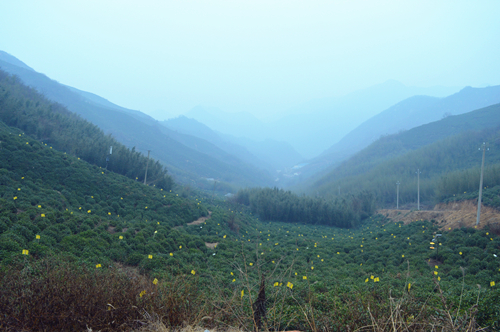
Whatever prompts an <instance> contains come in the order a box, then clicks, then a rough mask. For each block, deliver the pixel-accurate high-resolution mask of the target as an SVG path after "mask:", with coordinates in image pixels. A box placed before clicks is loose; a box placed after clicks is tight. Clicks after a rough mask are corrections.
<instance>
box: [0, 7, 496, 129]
mask: <svg viewBox="0 0 500 332" xmlns="http://www.w3.org/2000/svg"><path fill="white" fill-rule="evenodd" d="M499 17H500V1H498V0H491V1H483V0H480V1H457V0H452V1H440V0H432V1H426V0H418V1H416V0H397V1H383V0H376V1H367V0H363V1H355V0H346V1H333V0H328V1H323V0H321V1H319V0H318V1H315V0H303V1H294V0H286V1H272V0H251V1H249V0H231V1H220V0H201V1H191V0H174V1H170V0H158V1H147V0H146V1H145V0H141V1H125V0H117V1H112V0H104V1H103V0H99V1H93V0H83V1H80V0H71V1H68V0H61V1H57V0H44V1H38V0H32V1H27V0H2V1H0V50H3V51H6V52H8V53H10V54H12V55H14V56H15V57H17V58H19V59H20V60H21V61H24V62H25V63H26V64H27V65H29V66H31V67H32V68H34V69H35V70H37V71H39V72H42V73H44V74H46V75H47V76H49V77H51V78H53V79H56V80H57V81H59V82H61V83H64V84H67V85H71V86H74V87H76V88H79V89H82V90H86V91H90V92H94V93H96V94H98V95H100V96H102V97H105V98H107V99H109V100H110V101H112V102H114V103H117V104H119V105H121V106H124V107H128V108H132V109H138V110H141V111H143V112H145V113H148V114H150V115H152V116H154V117H156V118H158V119H160V120H162V119H164V118H166V117H169V116H171V115H177V114H179V113H183V112H185V111H187V110H189V109H190V108H192V107H194V106H196V105H199V104H201V105H207V106H212V107H219V108H221V109H223V110H225V111H229V112H234V111H249V112H251V113H253V114H255V115H256V116H258V117H261V116H264V115H265V114H269V113H270V112H274V111H283V110H285V109H287V108H289V107H292V106H294V105H296V104H298V103H301V102H305V101H307V100H310V99H313V98H322V97H330V96H335V95H342V94H345V93H347V92H350V91H354V90H357V89H360V88H364V87H368V86H371V85H374V84H377V83H381V82H384V81H386V80H388V79H395V80H398V81H400V82H402V83H404V84H406V85H413V86H433V85H444V86H465V85H471V86H484V85H487V84H490V85H497V84H500V61H499V60H498V59H499V57H500V37H499V36H500V19H499Z"/></svg>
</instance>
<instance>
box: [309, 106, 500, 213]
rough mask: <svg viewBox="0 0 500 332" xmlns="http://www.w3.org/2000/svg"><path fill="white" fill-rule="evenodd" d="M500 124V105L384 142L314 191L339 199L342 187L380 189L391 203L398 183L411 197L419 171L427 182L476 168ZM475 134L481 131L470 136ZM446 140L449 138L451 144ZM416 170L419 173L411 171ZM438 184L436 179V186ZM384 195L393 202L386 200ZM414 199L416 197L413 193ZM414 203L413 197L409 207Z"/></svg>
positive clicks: (322, 181) (492, 158)
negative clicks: (414, 175)
mask: <svg viewBox="0 0 500 332" xmlns="http://www.w3.org/2000/svg"><path fill="white" fill-rule="evenodd" d="M499 124H500V104H496V105H492V106H489V107H486V108H483V109H480V110H476V111H473V112H469V113H466V114H462V115H456V116H449V117H447V118H445V119H442V120H440V121H437V122H433V123H429V124H426V125H423V126H420V127H416V128H413V129H411V130H408V131H406V132H403V133H400V134H396V135H390V136H386V137H382V138H380V139H379V140H377V141H376V142H374V143H373V144H371V145H370V146H369V147H367V148H365V149H363V150H362V151H360V152H358V153H357V154H356V155H354V156H353V157H351V158H350V159H348V160H347V161H345V162H344V163H342V164H341V165H339V166H338V167H336V168H335V169H334V170H332V171H331V172H330V173H328V174H327V175H325V176H323V177H321V178H319V179H317V180H316V181H315V182H314V184H313V185H312V186H310V188H309V191H310V192H314V193H316V192H317V191H319V192H321V193H322V194H323V195H328V194H335V193H336V192H337V191H338V186H341V187H342V188H343V192H352V191H353V190H357V189H359V190H362V189H367V188H377V189H376V191H377V192H378V193H379V194H380V196H381V197H384V201H385V202H386V203H390V204H392V203H393V196H394V195H393V192H394V190H393V187H394V185H393V183H395V182H397V181H398V180H399V181H401V183H402V188H404V187H406V189H408V190H409V192H412V190H411V188H412V187H414V184H413V182H415V181H413V178H412V172H415V171H416V169H417V168H420V169H421V170H424V169H425V170H426V171H425V173H423V179H424V180H425V179H426V178H430V177H435V176H437V175H438V174H441V173H442V172H445V171H446V172H448V171H454V170H460V169H466V168H470V167H474V166H477V165H478V159H477V156H476V155H477V153H475V151H477V148H478V147H479V145H480V144H481V143H482V142H483V141H488V140H490V141H491V142H495V140H496V138H495V137H496V136H495V132H496V131H495V129H494V128H495V127H497V126H498V125H499ZM485 128H493V129H485ZM470 130H473V131H474V130H475V131H479V132H476V133H473V132H467V131H470ZM460 133H462V134H460ZM454 135H455V136H454ZM446 137H450V138H449V139H448V140H447V139H446ZM451 137H454V138H451ZM434 142H435V143H434ZM431 143H433V144H431ZM494 144H496V143H494ZM412 151H413V152H412ZM496 154H497V152H494V151H492V153H490V154H489V158H490V159H488V162H489V163H490V164H491V163H496V162H498V161H499V159H498V158H497V157H496ZM413 168H415V170H413V171H412V169H413ZM382 174H385V175H383V176H382ZM361 178H363V180H361ZM435 180H436V179H435V178H434V179H433V181H435ZM360 181H361V182H360ZM360 183H361V184H360ZM375 183H376V184H375ZM431 186H432V185H431ZM424 187H425V183H424ZM429 190H430V191H428V192H427V195H425V194H424V195H425V197H426V199H428V200H429V199H432V197H433V195H434V192H433V191H434V189H432V190H431V189H429ZM382 192H383V193H384V194H382ZM455 194H456V193H455ZM384 195H387V196H389V197H391V198H390V199H387V198H385V197H386V196H384ZM411 195H412V196H415V195H414V194H413V193H411V194H410V196H411ZM409 201H411V199H410V198H408V200H407V201H406V202H409Z"/></svg>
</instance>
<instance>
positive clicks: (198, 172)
mask: <svg viewBox="0 0 500 332" xmlns="http://www.w3.org/2000/svg"><path fill="white" fill-rule="evenodd" d="M0 68H2V69H3V70H5V71H6V72H8V73H10V74H13V75H16V76H18V77H19V78H20V79H21V80H22V81H23V82H24V83H25V84H26V85H28V86H32V87H34V88H35V89H37V90H38V91H39V92H41V93H42V94H44V95H45V97H47V98H49V99H51V100H53V101H56V102H58V103H61V104H63V105H64V106H66V107H67V108H68V109H69V110H70V111H72V112H75V113H77V114H79V115H80V116H82V117H83V118H85V119H86V120H88V121H90V122H92V123H94V124H96V125H97V126H99V127H100V128H101V129H103V131H104V132H105V133H107V134H112V135H113V136H114V137H115V138H116V139H117V140H118V141H120V142H122V143H123V144H124V145H126V146H127V147H130V148H131V147H136V149H137V150H138V151H140V152H142V153H145V152H147V151H148V150H151V152H152V153H151V155H152V157H154V158H156V159H158V160H160V161H161V162H163V163H164V164H165V165H166V166H167V168H168V170H169V172H170V173H171V174H172V175H173V176H174V178H175V179H176V180H177V181H180V182H182V183H190V184H192V183H193V182H194V183H197V184H199V185H203V183H202V182H203V180H202V178H216V179H218V180H219V181H224V182H228V183H232V184H236V185H237V186H252V185H261V186H262V185H267V184H270V183H271V181H272V178H271V176H270V175H269V174H268V173H266V172H264V171H263V170H260V169H258V168H256V167H254V166H252V165H249V164H246V163H244V162H243V161H241V160H240V159H238V158H236V157H234V156H230V155H229V154H228V153H227V152H225V151H222V150H221V149H219V148H218V147H216V146H214V145H213V144H211V143H209V142H207V141H205V140H202V139H200V138H197V137H194V136H189V135H185V134H179V133H175V132H174V131H171V130H169V129H168V128H166V127H164V126H162V125H161V124H159V123H158V121H156V120H155V119H153V118H151V117H150V116H148V115H146V114H143V113H141V112H139V111H134V110H129V109H126V108H123V107H120V106H118V105H115V104H112V103H111V102H109V101H108V100H106V99H104V98H102V97H99V96H97V95H95V94H92V93H89V92H85V91H81V90H78V89H75V88H71V87H67V86H65V85H63V84H60V83H58V82H56V81H54V80H51V79H50V78H48V77H47V76H45V75H43V74H40V73H37V72H36V71H34V70H33V69H31V68H30V67H28V66H26V65H25V64H24V63H22V62H21V61H19V60H17V59H16V58H15V57H13V56H11V55H9V54H7V53H5V52H2V53H1V58H0ZM179 140H182V141H183V143H184V144H183V143H181V142H180V141H179ZM185 144H188V145H190V147H188V146H186V145H185ZM196 147H200V148H196ZM200 181H201V182H200Z"/></svg>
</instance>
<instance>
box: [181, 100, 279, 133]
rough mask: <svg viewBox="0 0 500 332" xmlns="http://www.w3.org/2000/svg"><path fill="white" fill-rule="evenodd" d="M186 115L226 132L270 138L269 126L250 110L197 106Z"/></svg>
mask: <svg viewBox="0 0 500 332" xmlns="http://www.w3.org/2000/svg"><path fill="white" fill-rule="evenodd" d="M184 115H185V116H186V117H188V118H192V119H195V120H197V121H199V122H201V123H203V124H205V125H207V126H208V127H210V128H211V129H213V130H215V131H218V132H221V133H224V134H228V135H232V136H236V137H248V138H250V139H253V140H263V139H266V138H269V131H270V129H269V127H268V126H266V125H265V124H264V123H263V122H262V121H260V120H259V119H257V118H256V117H255V116H253V115H252V114H250V113H248V112H237V113H230V112H224V111H222V110H220V109H218V108H216V107H206V106H196V107H193V108H192V109H191V110H189V111H188V112H186V113H184Z"/></svg>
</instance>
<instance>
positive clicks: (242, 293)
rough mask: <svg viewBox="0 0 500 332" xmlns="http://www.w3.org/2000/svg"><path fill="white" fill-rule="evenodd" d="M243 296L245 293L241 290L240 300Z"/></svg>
mask: <svg viewBox="0 0 500 332" xmlns="http://www.w3.org/2000/svg"><path fill="white" fill-rule="evenodd" d="M243 295H245V291H244V290H243V289H242V290H241V298H243Z"/></svg>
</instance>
